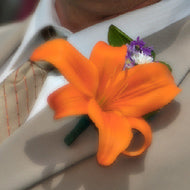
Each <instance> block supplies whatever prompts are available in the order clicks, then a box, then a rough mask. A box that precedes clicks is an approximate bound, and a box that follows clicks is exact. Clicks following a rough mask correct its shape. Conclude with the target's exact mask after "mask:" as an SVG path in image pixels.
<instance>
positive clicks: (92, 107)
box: [31, 39, 180, 165]
mask: <svg viewBox="0 0 190 190" xmlns="http://www.w3.org/2000/svg"><path fill="white" fill-rule="evenodd" d="M126 53H127V46H126V45H124V46H122V47H112V46H109V45H107V44H106V43H104V42H98V43H97V44H96V45H95V47H94V48H93V50H92V53H91V56H90V59H87V58H85V57H84V56H83V55H82V54H80V53H79V52H78V51H77V50H76V49H75V48H74V47H73V46H72V45H71V44H70V43H69V42H67V41H65V40H63V39H55V40H52V41H49V42H46V43H45V44H43V45H41V46H40V47H39V48H37V49H36V50H35V51H34V53H33V54H32V56H31V60H32V61H39V60H44V61H47V62H50V63H52V64H53V65H54V66H55V67H56V68H57V69H58V70H59V71H60V73H61V74H62V75H64V76H65V77H66V79H67V80H68V81H69V82H70V84H68V85H66V86H64V87H62V88H60V89H58V90H56V91H55V92H54V93H52V94H51V95H50V96H49V98H48V102H49V105H50V107H51V108H52V109H53V110H55V119H59V118H62V117H66V116H71V115H82V114H88V115H89V117H90V118H91V120H92V121H93V122H94V123H95V125H96V127H97V128H98V131H99V147H98V153H97V159H98V162H99V163H100V164H101V165H110V164H112V163H113V162H114V161H115V159H116V158H117V156H118V155H119V154H120V153H123V154H125V155H129V156H137V155H140V154H142V153H143V152H144V151H145V150H146V149H147V148H148V147H149V146H150V144H151V139H152V135H151V129H150V126H149V125H148V123H147V122H146V121H145V120H144V119H143V118H142V116H144V115H145V114H147V113H150V112H152V111H155V110H157V109H160V108H162V107H163V106H164V105H166V104H168V103H169V102H170V101H171V100H172V99H173V98H174V97H175V96H176V95H177V94H178V93H179V92H180V89H179V88H178V87H177V86H176V85H175V83H174V79H173V77H172V75H171V72H170V71H169V69H168V68H167V67H166V66H165V65H163V64H161V63H149V64H143V65H137V66H134V67H133V68H131V69H127V70H123V68H124V64H125V56H126ZM132 129H136V130H138V131H139V132H141V133H142V134H143V135H144V144H143V146H142V147H141V148H140V149H139V150H137V151H132V152H130V151H128V150H127V148H128V147H129V145H130V142H131V140H132V138H133V133H132Z"/></svg>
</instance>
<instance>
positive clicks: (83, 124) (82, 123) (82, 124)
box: [64, 115, 92, 146]
mask: <svg viewBox="0 0 190 190" xmlns="http://www.w3.org/2000/svg"><path fill="white" fill-rule="evenodd" d="M91 123H92V121H91V119H90V118H89V117H88V115H84V116H82V117H81V118H80V119H79V121H78V123H77V124H76V126H75V127H74V129H73V130H72V131H71V132H70V133H69V134H68V135H67V136H66V137H65V139H64V142H65V144H66V145H68V146H69V145H71V144H72V143H73V142H74V141H75V140H76V139H77V137H78V136H79V135H80V134H81V133H82V132H84V131H85V130H86V129H87V128H88V127H89V126H90V124H91Z"/></svg>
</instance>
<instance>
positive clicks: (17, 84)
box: [0, 61, 52, 143]
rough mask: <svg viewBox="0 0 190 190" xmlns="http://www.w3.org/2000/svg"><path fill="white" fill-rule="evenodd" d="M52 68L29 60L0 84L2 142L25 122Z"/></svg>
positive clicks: (0, 139) (46, 64) (0, 140)
mask: <svg viewBox="0 0 190 190" xmlns="http://www.w3.org/2000/svg"><path fill="white" fill-rule="evenodd" d="M41 65H42V66H43V68H42V66H41ZM44 65H45V66H46V67H44ZM50 69H52V67H51V66H50V64H48V63H36V64H35V63H32V62H30V61H28V62H26V63H25V64H23V65H22V66H21V67H20V68H18V69H17V70H16V71H15V72H13V73H12V74H11V75H10V76H9V77H7V78H6V79H5V80H4V81H3V82H2V83H1V84H0V107H1V110H0V143H1V142H2V141H3V140H4V139H6V138H7V137H9V136H10V135H12V134H13V133H14V131H15V130H16V129H17V128H19V127H20V126H21V125H22V124H23V123H24V122H25V120H26V119H27V117H28V115H29V114H30V111H31V110H32V107H33V105H34V103H35V100H36V99H37V96H38V94H39V92H40V90H41V87H42V86H43V83H44V81H45V79H46V77H47V72H48V70H50Z"/></svg>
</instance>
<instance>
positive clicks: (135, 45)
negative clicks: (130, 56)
mask: <svg viewBox="0 0 190 190" xmlns="http://www.w3.org/2000/svg"><path fill="white" fill-rule="evenodd" d="M145 45H146V44H145V42H144V41H143V40H142V39H140V37H139V36H138V37H137V40H134V41H132V42H131V43H130V44H129V45H128V48H129V52H130V53H137V52H140V53H143V54H145V55H148V56H151V51H152V50H153V48H152V47H146V46H145Z"/></svg>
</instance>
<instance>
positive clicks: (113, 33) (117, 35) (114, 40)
mask: <svg viewBox="0 0 190 190" xmlns="http://www.w3.org/2000/svg"><path fill="white" fill-rule="evenodd" d="M131 41H133V39H132V38H130V37H129V36H128V35H127V34H125V33H124V32H122V31H121V30H120V29H119V28H117V27H116V26H114V25H110V27H109V31H108V42H109V44H110V45H111V46H118V47H120V46H122V45H125V44H129V43H130V42H131Z"/></svg>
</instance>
